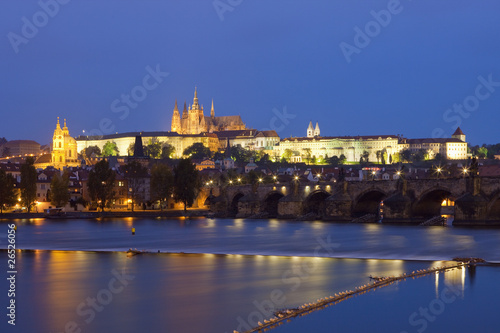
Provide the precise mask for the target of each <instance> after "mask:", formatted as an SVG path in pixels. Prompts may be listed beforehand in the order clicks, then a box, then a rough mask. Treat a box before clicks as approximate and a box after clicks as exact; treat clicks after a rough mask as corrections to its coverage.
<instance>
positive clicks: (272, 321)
mask: <svg viewBox="0 0 500 333" xmlns="http://www.w3.org/2000/svg"><path fill="white" fill-rule="evenodd" d="M455 260H464V261H460V262H458V263H457V264H456V265H450V266H441V267H432V268H429V269H422V270H417V271H413V272H411V273H403V274H401V275H399V276H389V277H379V278H373V279H374V280H375V281H374V282H372V283H368V284H365V285H363V286H359V287H356V288H354V290H346V291H342V292H340V293H339V294H335V296H327V297H325V298H320V299H318V300H316V302H311V303H305V304H303V305H301V306H299V307H298V308H293V309H283V310H280V311H277V312H275V316H274V317H272V318H269V319H265V320H264V323H260V322H259V325H258V326H257V327H255V328H252V329H250V330H247V331H244V332H241V333H253V332H259V331H263V330H268V329H273V328H276V327H277V326H279V325H282V324H283V323H284V322H285V321H287V320H290V319H292V318H294V317H300V316H304V315H307V314H310V313H312V312H313V311H316V310H320V309H323V308H326V307H328V306H331V305H335V304H337V303H340V302H342V301H344V300H346V299H348V298H351V297H354V296H357V295H361V294H364V293H366V292H369V291H374V290H376V289H377V288H381V287H386V286H389V285H391V284H393V283H395V282H397V281H401V280H406V279H407V278H414V277H421V276H424V275H428V274H431V273H435V272H444V271H446V270H450V269H457V268H460V267H466V266H469V265H473V264H476V263H478V262H484V260H482V259H479V258H455ZM233 333H240V332H238V331H236V330H235V331H233Z"/></svg>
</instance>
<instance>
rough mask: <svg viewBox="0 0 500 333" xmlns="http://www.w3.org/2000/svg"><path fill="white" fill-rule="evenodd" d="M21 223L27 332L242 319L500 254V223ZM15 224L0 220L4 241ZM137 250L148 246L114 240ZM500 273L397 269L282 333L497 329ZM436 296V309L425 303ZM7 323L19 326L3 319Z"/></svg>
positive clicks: (207, 325)
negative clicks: (454, 261) (497, 225)
mask: <svg viewBox="0 0 500 333" xmlns="http://www.w3.org/2000/svg"><path fill="white" fill-rule="evenodd" d="M15 222H16V225H17V227H18V229H17V234H16V236H17V239H16V241H17V246H18V248H22V249H30V250H33V251H22V252H17V264H18V272H19V273H18V275H17V292H16V301H17V302H18V308H17V325H16V330H15V331H18V332H47V333H52V332H79V330H80V332H188V333H189V332H233V330H235V329H238V330H240V331H244V330H245V329H247V328H248V327H250V326H254V325H255V324H256V323H257V322H258V321H262V320H263V319H264V318H269V317H270V313H271V312H272V310H274V309H277V308H284V307H287V308H291V307H296V306H299V305H301V304H303V303H305V302H312V301H315V300H316V299H318V298H322V297H325V296H329V295H333V294H334V293H337V292H340V291H343V290H346V289H353V288H354V287H356V286H359V285H363V284H366V283H368V282H370V280H369V278H368V276H369V275H375V276H388V275H399V274H401V273H403V272H411V271H414V270H417V269H424V268H428V267H432V266H436V265H443V264H445V263H446V262H444V261H446V260H450V259H451V258H453V257H455V256H475V257H482V258H485V259H487V260H488V261H491V262H498V261H500V229H474V228H454V227H425V228H424V227H415V226H394V225H378V224H359V225H356V224H341V223H325V222H293V221H280V220H242V219H202V218H200V219H194V220H185V219H132V218H130V219H121V220H101V221H98V220H45V219H35V220H18V221H15ZM7 223H11V222H7V221H2V222H0V228H2V229H0V236H1V237H0V248H6V230H7ZM132 228H135V230H136V233H135V235H132V232H131V229H132ZM129 248H137V249H140V250H148V251H151V252H152V253H148V254H141V255H136V256H133V257H127V256H126V255H125V254H124V253H123V252H117V251H125V250H127V249H129ZM158 251H159V252H160V253H158ZM166 252H169V253H166ZM173 252H175V253H173ZM3 253H4V255H3V257H4V258H6V255H5V251H4V252H3ZM353 258H360V259H353ZM363 258H365V259H363ZM5 261H6V259H5ZM498 273H499V267H498V266H479V267H476V268H475V269H463V270H454V271H450V272H446V273H441V274H437V275H436V276H434V275H432V276H425V277H422V278H418V279H415V280H413V279H411V280H407V281H401V282H398V283H395V284H392V285H390V286H388V287H384V288H381V289H378V290H375V291H373V292H369V293H367V294H364V295H360V296H357V297H354V298H351V299H348V300H346V301H343V302H341V303H339V304H337V305H335V306H332V307H329V308H327V309H324V310H321V311H316V312H314V313H312V314H310V315H308V316H305V317H301V318H296V319H294V320H293V321H292V322H290V323H287V324H285V325H282V326H280V327H278V328H277V329H275V330H273V331H272V332H274V331H276V332H306V331H315V332H333V331H338V332H350V331H356V332H390V331H391V332H404V331H406V332H417V331H419V330H421V329H424V326H425V331H426V332H441V331H443V330H445V331H449V330H448V329H445V328H447V327H448V328H450V327H451V328H453V331H456V332H469V331H471V328H473V329H472V330H475V328H481V331H483V332H484V331H486V332H488V331H489V329H490V327H494V326H493V323H494V311H495V310H494V307H492V305H493V304H498V301H497V300H496V299H495V293H496V295H498V294H499V293H498V291H499V289H500V288H499V287H498V285H497V280H498ZM0 288H4V289H6V290H7V284H0ZM6 290H5V291H6ZM450 290H451V293H447V292H448V291H450ZM1 293H2V295H3V296H2V297H3V299H4V300H5V301H3V302H2V303H3V304H7V303H6V302H7V300H6V293H5V292H3V291H2V292H1ZM443 297H444V298H443ZM451 298H453V301H451V302H444V301H445V300H450V299H451ZM429 306H431V310H432V311H433V312H431V313H430V317H429V318H430V319H429V318H427V317H425V316H422V315H421V314H420V312H419V311H420V308H424V309H425V308H426V307H429ZM4 308H5V307H4ZM415 312H416V313H417V315H416V316H415V315H414V313H415ZM3 316H4V315H3ZM477 318H481V320H476V319H477ZM488 318H490V319H488ZM431 319H432V320H431ZM464 321H465V322H466V323H467V324H464ZM478 325H479V326H478ZM4 328H7V329H9V328H10V329H12V328H11V327H10V325H7V323H6V320H3V321H2V322H1V323H0V329H1V330H0V331H1V332H4V331H5V330H4ZM492 329H493V328H492ZM491 331H492V332H493V331H495V330H491Z"/></svg>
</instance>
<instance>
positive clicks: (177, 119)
mask: <svg viewBox="0 0 500 333" xmlns="http://www.w3.org/2000/svg"><path fill="white" fill-rule="evenodd" d="M170 130H171V131H172V132H177V133H180V131H181V115H180V114H179V108H178V107H177V100H175V106H174V114H173V115H172V125H171V128H170Z"/></svg>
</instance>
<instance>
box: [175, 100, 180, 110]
mask: <svg viewBox="0 0 500 333" xmlns="http://www.w3.org/2000/svg"><path fill="white" fill-rule="evenodd" d="M174 111H177V112H179V108H178V107H177V99H176V100H175V106H174Z"/></svg>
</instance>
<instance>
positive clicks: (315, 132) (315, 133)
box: [314, 122, 320, 136]
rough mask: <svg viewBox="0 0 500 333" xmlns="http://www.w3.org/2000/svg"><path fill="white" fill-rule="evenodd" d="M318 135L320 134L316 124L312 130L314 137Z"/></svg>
mask: <svg viewBox="0 0 500 333" xmlns="http://www.w3.org/2000/svg"><path fill="white" fill-rule="evenodd" d="M319 133H320V131H319V124H318V122H316V128H315V129H314V136H319Z"/></svg>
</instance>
